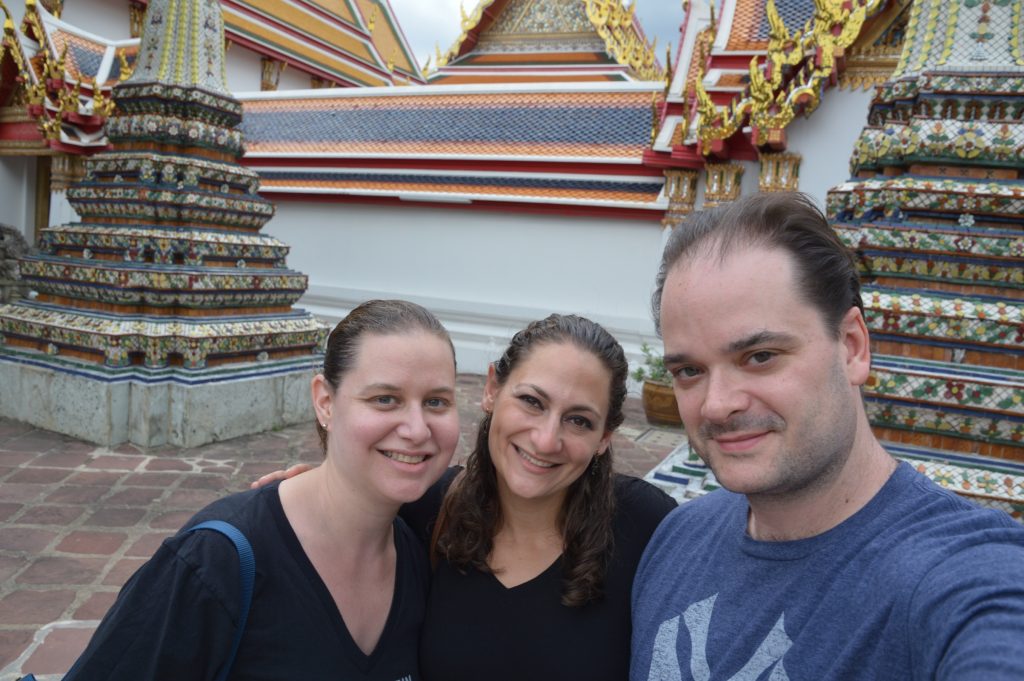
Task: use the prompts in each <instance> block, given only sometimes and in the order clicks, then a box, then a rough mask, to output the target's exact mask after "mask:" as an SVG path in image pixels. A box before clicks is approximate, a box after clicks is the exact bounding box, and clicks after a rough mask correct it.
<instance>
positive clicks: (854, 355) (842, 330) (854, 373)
mask: <svg viewBox="0 0 1024 681" xmlns="http://www.w3.org/2000/svg"><path fill="white" fill-rule="evenodd" d="M839 340H840V342H841V343H842V346H843V353H844V358H843V359H844V362H843V363H844V366H845V369H846V376H847V378H849V380H850V384H851V385H856V386H861V385H864V384H865V383H866V382H867V380H868V374H869V373H871V339H870V336H869V335H868V327H867V324H865V323H864V314H863V313H862V312H861V311H860V308H857V307H851V308H850V309H849V310H847V312H846V314H845V315H843V319H842V321H841V322H840V324H839Z"/></svg>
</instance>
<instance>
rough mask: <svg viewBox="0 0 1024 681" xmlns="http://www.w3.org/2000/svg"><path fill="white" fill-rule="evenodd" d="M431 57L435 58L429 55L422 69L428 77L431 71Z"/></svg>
mask: <svg viewBox="0 0 1024 681" xmlns="http://www.w3.org/2000/svg"><path fill="white" fill-rule="evenodd" d="M431 59H433V57H427V61H425V62H423V67H422V68H421V69H420V73H422V74H423V77H424V78H426V77H427V75H428V74H429V73H430V60H431Z"/></svg>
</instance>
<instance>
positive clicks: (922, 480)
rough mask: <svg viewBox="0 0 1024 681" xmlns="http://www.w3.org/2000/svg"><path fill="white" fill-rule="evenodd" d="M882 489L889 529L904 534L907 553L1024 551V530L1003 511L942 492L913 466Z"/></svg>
mask: <svg viewBox="0 0 1024 681" xmlns="http://www.w3.org/2000/svg"><path fill="white" fill-rule="evenodd" d="M892 482H893V485H892V489H891V490H887V489H884V488H883V493H885V494H886V497H884V499H883V500H884V502H885V504H886V510H885V511H884V515H885V516H887V517H888V518H887V520H888V524H889V526H890V527H891V528H893V529H894V530H896V531H898V532H900V535H901V537H902V538H903V540H902V541H901V542H900V543H901V544H902V545H905V546H907V547H912V549H908V550H907V551H905V553H908V554H917V555H919V556H920V555H922V554H923V556H925V557H926V556H928V555H931V554H938V555H941V556H949V555H953V554H955V553H957V552H959V551H961V550H964V549H967V548H969V547H974V546H992V545H998V544H1005V545H1008V546H1015V547H1017V548H1024V527H1022V526H1021V525H1020V524H1019V523H1017V522H1015V521H1014V520H1013V519H1012V518H1010V516H1009V515H1008V514H1007V513H1005V512H1002V511H997V510H994V509H987V508H982V507H980V506H978V505H976V504H974V503H972V502H970V501H968V500H967V499H965V498H963V497H961V496H959V495H957V494H954V493H953V492H952V491H950V490H948V489H944V488H942V487H939V486H938V485H936V484H935V483H934V482H932V481H931V480H929V479H928V478H926V477H925V476H924V475H922V474H921V473H919V472H917V471H916V470H914V469H913V467H912V466H910V465H909V464H906V463H903V464H900V466H899V467H898V468H897V470H896V473H894V474H893V481H892Z"/></svg>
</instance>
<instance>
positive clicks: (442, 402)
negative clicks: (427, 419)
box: [423, 397, 451, 410]
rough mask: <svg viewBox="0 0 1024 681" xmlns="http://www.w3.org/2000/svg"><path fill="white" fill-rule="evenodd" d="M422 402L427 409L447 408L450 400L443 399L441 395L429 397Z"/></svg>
mask: <svg viewBox="0 0 1024 681" xmlns="http://www.w3.org/2000/svg"><path fill="white" fill-rule="evenodd" d="M423 404H424V405H426V407H427V409H434V410H441V409H447V408H448V407H450V406H451V402H449V401H448V400H446V399H444V398H443V397H431V398H430V399H428V400H427V401H426V402H424V403H423Z"/></svg>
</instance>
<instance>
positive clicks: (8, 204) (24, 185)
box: [0, 156, 37, 239]
mask: <svg viewBox="0 0 1024 681" xmlns="http://www.w3.org/2000/svg"><path fill="white" fill-rule="evenodd" d="M36 163H37V161H36V159H35V158H33V157H31V156H0V222H2V223H3V224H5V225H10V226H12V227H14V228H16V229H18V230H20V231H21V233H22V234H24V235H25V238H26V239H28V238H29V237H30V236H31V235H32V232H33V231H34V227H33V226H34V225H35V219H36V212H35V194H36Z"/></svg>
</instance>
